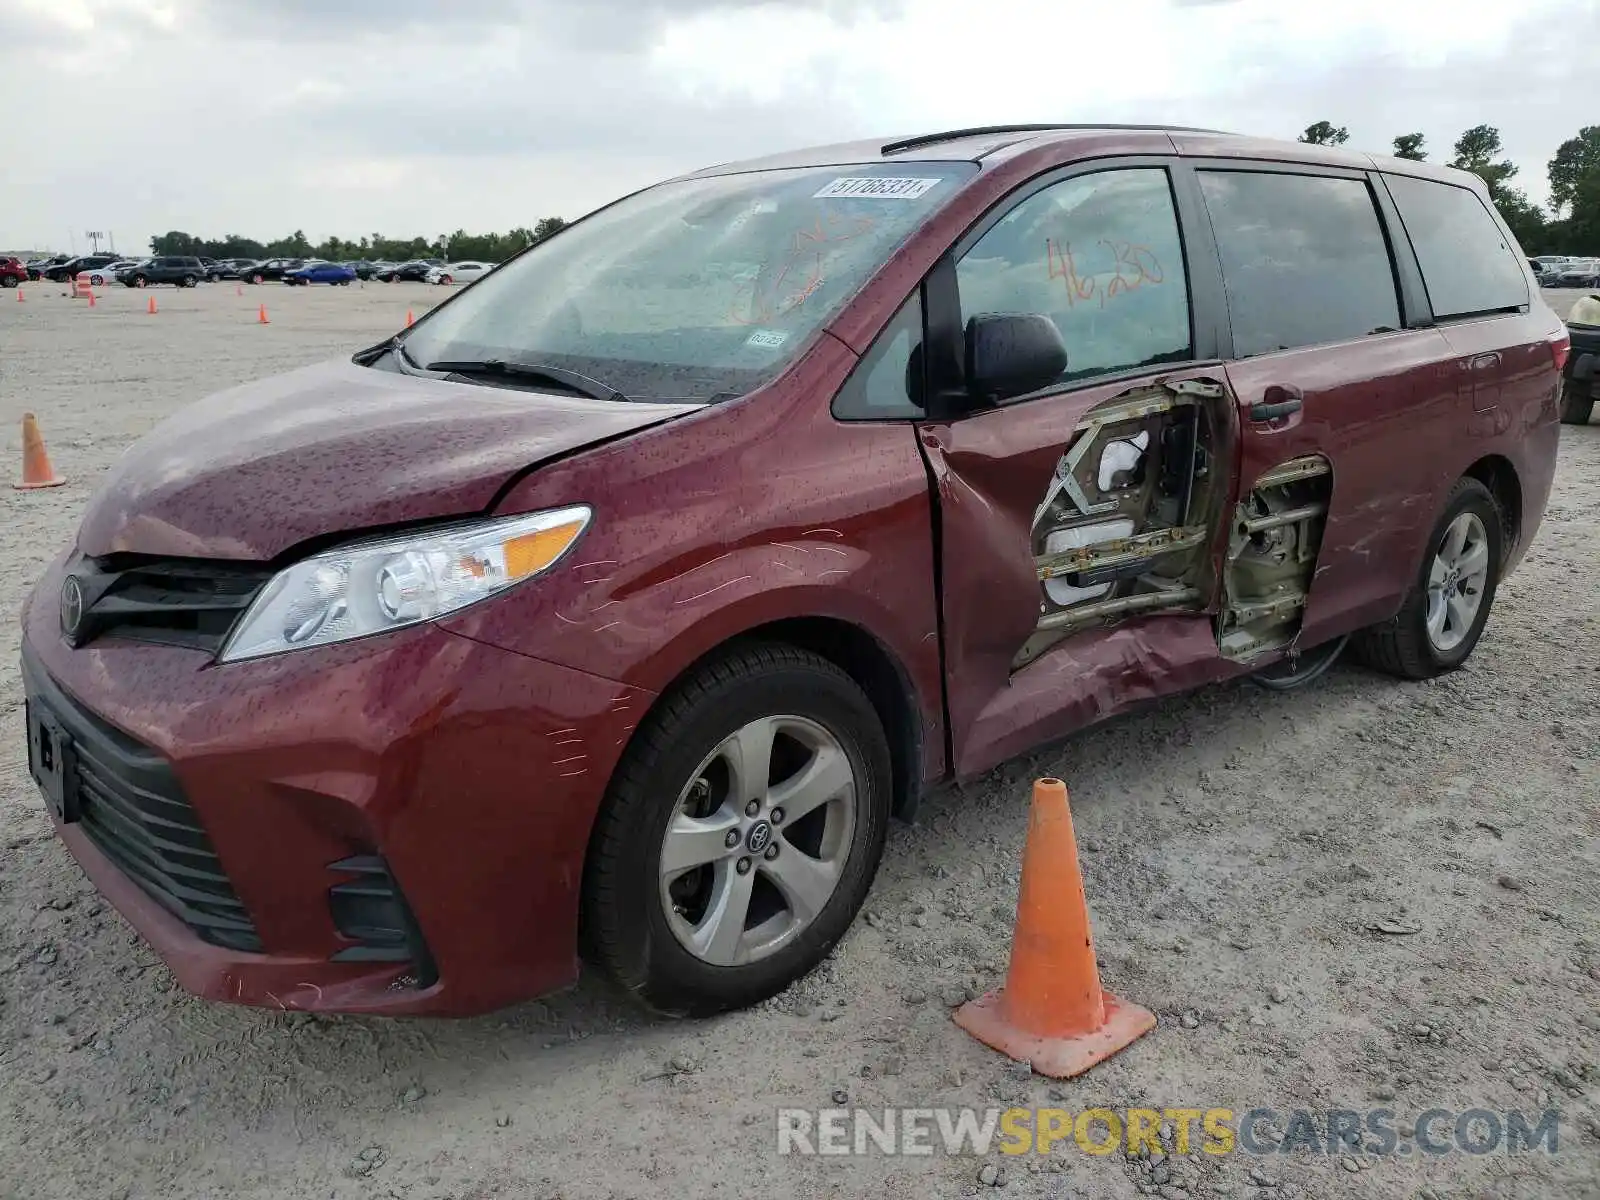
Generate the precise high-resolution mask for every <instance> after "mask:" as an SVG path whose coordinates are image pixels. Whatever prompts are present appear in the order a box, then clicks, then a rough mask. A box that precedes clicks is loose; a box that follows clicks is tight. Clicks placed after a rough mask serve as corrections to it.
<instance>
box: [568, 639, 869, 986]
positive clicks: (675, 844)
mask: <svg viewBox="0 0 1600 1200" xmlns="http://www.w3.org/2000/svg"><path fill="white" fill-rule="evenodd" d="M889 796H890V769H889V751H888V745H887V742H886V741H885V738H884V734H883V729H882V727H881V725H880V724H879V721H878V717H877V713H876V712H875V711H874V709H873V707H872V705H871V703H870V702H869V701H868V700H867V697H866V696H865V695H864V694H863V693H862V691H861V689H860V688H859V687H858V686H856V684H855V682H854V681H853V680H851V679H850V677H849V676H848V675H846V674H845V673H844V672H843V671H841V670H839V669H838V668H837V667H835V666H834V665H833V664H832V663H830V662H828V661H827V660H825V659H822V658H820V657H818V656H816V655H813V654H810V653H807V652H805V651H802V650H798V649H795V648H793V647H789V646H781V645H755V646H750V647H747V648H745V649H743V650H740V651H736V652H733V653H729V654H728V655H726V656H725V657H722V658H719V659H716V660H714V661H712V662H711V663H709V664H707V665H706V666H704V667H702V668H701V669H699V670H698V671H696V672H695V673H694V675H693V676H692V677H690V678H689V679H688V680H687V681H686V682H685V683H683V684H681V685H680V686H679V687H677V688H676V689H675V690H674V691H673V693H672V694H670V695H669V696H668V697H666V698H665V699H664V700H663V701H662V703H661V705H660V707H659V708H658V709H657V711H656V712H655V713H654V714H652V716H651V718H650V720H649V721H648V723H647V724H646V725H645V727H644V728H643V729H641V730H640V731H639V733H638V735H637V736H636V738H635V740H634V743H633V745H631V746H630V747H629V749H628V752H627V754H626V756H625V758H624V759H623V762H622V763H621V765H620V766H619V767H618V769H617V773H616V775H615V777H614V778H613V781H612V785H611V788H610V790H609V793H608V795H607V797H606V801H605V805H604V808H603V809H602V812H601V815H600V817H599V820H598V821H597V822H596V826H595V831H594V834H593V836H592V838H591V840H590V849H589V860H588V863H587V865H586V869H585V873H584V904H583V925H584V942H585V945H586V947H587V949H588V951H589V953H590V955H591V956H592V957H594V958H595V959H597V960H598V962H599V964H600V965H601V966H603V967H604V968H605V969H606V970H607V971H608V972H609V973H610V974H611V975H612V976H614V977H615V978H616V979H617V981H618V982H619V983H621V984H622V986H623V987H625V988H627V989H628V991H630V992H631V993H632V994H633V995H634V996H635V997H637V998H638V999H639V1000H641V1001H642V1002H643V1003H645V1004H647V1005H649V1006H650V1007H652V1008H655V1009H657V1010H659V1011H662V1012H666V1013H672V1014H676V1015H685V1016H700V1015H707V1014H710V1013H715V1012H721V1011H723V1010H726V1009H731V1008H740V1007H743V1006H746V1005H749V1004H754V1003H756V1002H757V1001H760V1000H763V999H765V998H767V997H769V996H771V995H773V994H774V993H776V992H778V991H781V990H782V989H783V988H785V987H787V986H788V985H789V984H790V983H791V982H793V981H794V980H795V979H797V978H799V977H800V976H801V975H803V974H804V973H805V972H807V971H809V970H811V968H813V967H814V966H816V965H817V963H819V962H820V961H821V960H822V959H823V957H824V956H825V955H826V954H827V953H828V951H829V950H830V949H831V948H832V947H833V945H834V944H835V943H836V942H837V941H838V940H839V938H840V937H841V936H842V935H843V934H844V931H845V930H846V929H847V928H849V926H850V922H851V921H852V920H853V919H854V917H855V914H856V911H857V910H858V909H859V908H860V906H861V902H862V901H863V899H865V897H866V893H867V888H868V886H869V885H870V884H871V882H872V877H873V874H874V873H875V872H876V870H877V866H878V860H879V858H880V857H881V855H882V853H883V843H884V836H885V833H886V831H887V827H888V816H889Z"/></svg>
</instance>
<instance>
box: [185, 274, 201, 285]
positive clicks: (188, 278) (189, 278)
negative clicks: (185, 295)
mask: <svg viewBox="0 0 1600 1200" xmlns="http://www.w3.org/2000/svg"><path fill="white" fill-rule="evenodd" d="M182 286H184V287H186V288H192V287H199V286H200V280H199V278H198V277H196V276H194V275H185V276H184V277H183V281H182Z"/></svg>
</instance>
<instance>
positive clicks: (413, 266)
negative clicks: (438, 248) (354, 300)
mask: <svg viewBox="0 0 1600 1200" xmlns="http://www.w3.org/2000/svg"><path fill="white" fill-rule="evenodd" d="M442 266H444V260H443V259H441V258H414V259H412V260H411V261H410V262H403V263H400V264H399V265H398V266H394V267H388V268H385V269H384V270H382V271H379V272H375V273H374V274H373V276H372V277H373V278H374V279H376V280H377V281H378V282H380V283H421V282H422V281H423V280H425V279H427V278H428V272H429V271H431V270H433V268H435V267H442Z"/></svg>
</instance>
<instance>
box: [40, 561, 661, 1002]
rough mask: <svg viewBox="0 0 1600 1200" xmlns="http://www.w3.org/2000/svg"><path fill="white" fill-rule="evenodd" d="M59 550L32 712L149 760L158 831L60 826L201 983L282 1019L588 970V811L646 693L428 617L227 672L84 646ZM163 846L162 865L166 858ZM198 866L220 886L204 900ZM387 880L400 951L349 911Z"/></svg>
mask: <svg viewBox="0 0 1600 1200" xmlns="http://www.w3.org/2000/svg"><path fill="white" fill-rule="evenodd" d="M62 561H63V560H59V559H58V560H57V562H56V563H54V564H53V565H52V566H51V568H50V569H49V570H48V571H47V572H46V574H45V577H44V578H43V579H42V580H41V582H40V584H39V585H38V587H37V588H36V589H35V594H34V599H32V600H31V601H30V603H29V605H28V608H27V610H26V611H25V614H24V635H23V650H22V653H23V673H24V678H25V680H26V681H27V687H28V692H29V705H30V709H32V708H34V707H37V706H40V705H41V704H42V706H44V707H45V708H47V709H54V708H60V709H63V710H64V711H63V712H62V713H60V714H59V715H60V717H61V720H60V724H61V726H62V727H63V728H64V729H65V730H66V731H67V733H68V734H69V735H71V736H73V737H76V736H78V735H77V734H75V733H73V729H74V727H75V726H82V727H83V733H84V736H93V735H95V731H96V730H98V735H99V736H101V737H106V738H110V739H112V742H114V743H115V744H116V745H119V746H120V747H121V748H122V750H123V751H124V752H126V754H128V755H131V756H132V759H133V760H136V761H137V763H138V764H139V770H140V771H143V772H144V773H143V774H140V773H139V771H133V772H132V773H131V774H129V773H128V772H122V774H124V775H127V778H121V779H119V780H118V781H116V785H117V788H118V789H120V794H121V795H122V796H124V797H129V796H131V797H133V798H134V801H135V804H136V805H137V804H145V807H146V808H148V809H149V810H150V811H151V812H153V813H155V814H156V817H157V819H156V820H155V821H154V822H153V823H151V825H150V828H151V829H153V830H154V831H155V833H157V834H159V835H161V836H160V838H159V841H158V842H151V841H149V840H147V839H146V833H145V832H142V831H139V830H134V831H132V832H131V833H130V834H129V837H130V838H132V839H133V841H132V842H129V843H128V844H122V843H119V842H118V841H116V839H115V836H114V835H115V834H116V829H114V828H112V826H113V824H115V825H116V826H118V827H120V826H122V825H124V824H125V822H124V819H123V818H124V815H125V814H119V813H117V812H114V811H111V809H113V808H116V807H119V805H108V807H107V808H106V811H105V813H104V814H103V815H102V817H101V819H100V822H99V824H98V825H97V824H96V821H95V820H94V819H92V818H91V817H90V816H89V815H87V813H86V814H85V815H84V816H83V817H82V819H80V820H77V821H72V822H70V823H63V822H62V821H61V820H60V819H59V818H57V817H56V816H55V814H54V813H52V817H53V819H55V820H56V825H57V829H58V831H59V833H60V836H61V838H62V840H63V842H64V843H65V844H66V845H67V847H68V849H69V850H70V851H71V852H72V854H73V856H74V857H75V858H77V860H78V861H79V863H80V864H81V865H82V866H83V868H84V870H85V872H86V873H87V874H88V875H89V876H90V878H91V879H92V880H93V881H94V883H95V884H96V886H97V887H99V889H100V890H101V891H102V892H103V893H104V894H105V896H106V897H107V899H108V900H110V901H111V903H112V904H114V905H115V906H116V907H117V909H118V910H119V911H121V912H122V914H123V915H124V916H125V917H127V919H128V920H129V921H130V922H131V923H132V924H133V925H134V927H135V928H136V929H138V930H139V932H140V933H141V934H142V935H143V936H144V937H145V938H146V939H147V940H148V941H149V942H150V943H151V945H152V946H153V947H154V948H155V950H156V951H157V953H159V954H160V955H161V957H162V958H163V960H165V961H166V963H167V964H168V966H169V967H171V969H172V971H173V973H174V974H175V975H176V976H177V978H178V981H179V982H180V983H181V984H182V985H183V986H184V987H185V988H187V989H188V990H190V991H192V992H195V993H197V994H199V995H202V996H205V997H208V998H211V999H216V1000H226V1001H231V1002H235V1003H243V1004H256V1005H263V1006H269V1007H275V1008H282V1009H303V1010H311V1011H341V1012H369V1013H386V1014H394V1015H400V1014H423V1013H428V1014H439V1015H466V1014H471V1013H475V1012H482V1011H486V1010H489V1009H493V1008H498V1007H501V1006H503V1005H505V1004H509V1003H512V1002H515V1001H517V1000H522V999H526V998H530V997H534V996H537V995H540V994H543V993H546V992H549V991H551V990H554V989H556V988H560V987H563V986H565V985H567V984H569V983H570V982H572V980H573V979H574V978H575V977H576V974H577V952H576V945H577V937H576V934H577V917H578V900H579V888H580V883H581V879H582V870H583V860H584V854H585V850H586V847H587V842H588V836H589V830H590V826H591V824H592V821H593V818H594V815H595V812H596V809H597V808H598V805H599V803H600V800H601V797H602V795H603V793H604V789H605V785H606V781H607V780H608V779H609V778H610V775H611V772H612V769H613V767H614V766H615V764H616V760H617V758H618V757H619V756H620V754H621V751H622V747H623V746H624V745H625V744H626V741H627V738H628V735H629V733H630V732H631V731H632V729H633V728H634V726H635V725H636V724H637V723H638V721H639V719H640V718H641V717H642V715H643V713H644V712H645V710H646V709H647V708H648V706H649V704H650V701H651V700H652V699H653V697H652V696H651V695H650V694H649V693H647V692H643V691H640V690H638V689H634V688H630V687H627V686H624V685H621V684H617V683H614V682H612V681H610V680H605V679H601V678H599V677H597V676H593V675H588V674H585V673H583V672H581V671H576V670H572V669H570V668H567V667H560V666H556V665H553V664H550V663H545V662H542V661H539V660H535V659H531V658H527V657H525V656H522V655H518V654H515V653H511V652H508V651H504V650H500V649H497V648H494V647H490V646H486V645H483V644H482V643H479V642H476V641H473V640H471V639H468V638H465V637H462V636H460V635H457V634H453V633H450V632H447V631H446V630H443V629H440V628H438V627H436V626H431V625H430V626H421V627H418V628H414V629H410V630H403V631H399V632H397V633H393V634H386V635H382V636H379V637H374V638H370V639H367V640H365V641H360V642H352V643H348V644H345V645H338V646H329V647H323V648H320V649H313V650H307V651H301V652H294V653H289V654H285V655H281V656H278V657H275V658H267V659H260V660H255V661H252V662H242V663H232V664H228V665H225V666H218V665H215V664H213V663H212V662H211V660H210V658H209V656H207V655H206V654H204V653H202V652H199V651H194V650H186V649H179V648H174V647H168V646H154V645H146V644H140V643H135V642H131V641H120V640H117V639H115V638H110V637H107V638H105V639H102V640H101V641H97V642H94V643H91V644H90V645H89V646H87V647H84V648H82V649H77V650H74V649H72V648H71V647H70V646H68V645H67V643H66V642H65V641H64V640H63V639H62V638H61V636H60V632H59V628H58V622H59V617H58V605H57V604H56V603H55V602H54V597H55V596H56V595H57V594H58V590H59V588H60V585H61V580H62V575H63V568H62ZM103 744H105V745H110V744H112V743H110V742H108V743H103ZM89 753H91V754H93V755H95V756H96V757H95V758H94V759H93V760H92V764H91V767H90V768H89V769H90V770H91V772H92V773H91V775H90V776H89V783H88V785H86V787H85V789H84V791H83V794H82V802H83V804H84V805H86V806H87V807H88V809H89V810H93V808H94V806H95V805H96V803H101V804H107V802H108V800H109V798H110V797H109V796H107V795H101V794H99V792H98V791H97V790H96V789H101V788H102V786H103V784H104V780H103V779H102V780H97V779H96V778H95V777H96V776H97V775H104V774H105V771H106V762H105V761H104V760H106V759H107V758H108V755H107V754H105V753H101V752H100V750H99V749H98V748H97V747H96V745H91V746H90V747H89ZM161 772H167V773H169V774H170V777H171V780H172V784H171V785H170V787H168V786H167V785H165V784H163V783H161V782H160V780H161V778H162V776H161V774H160V773H161ZM113 773H116V772H113ZM152 780H155V781H156V782H151V781H152ZM152 795H153V796H155V799H154V800H149V799H148V797H150V796H152ZM174 796H176V797H177V803H178V804H179V806H180V807H178V808H176V809H175V808H172V807H170V804H171V802H172V800H173V797H174ZM140 797H145V798H146V799H144V800H141V799H140ZM157 801H159V802H160V803H159V805H158V804H157ZM182 805H187V809H185V808H183V807H181V806H182ZM134 816H135V817H138V816H139V814H138V813H135V814H134ZM173 823H175V825H176V827H177V828H176V829H174V828H172V827H171V825H172V824H173ZM191 825H192V826H194V828H193V829H190V828H189V826H191ZM108 829H110V830H111V833H110V834H108V833H107V830H108ZM194 837H198V838H199V839H200V840H199V841H198V842H195V841H194V840H193V838H194ZM140 839H146V840H140ZM124 841H127V839H124ZM174 842H177V843H181V845H180V846H179V848H178V849H177V850H173V849H172V844H173V843H174ZM158 844H159V845H161V846H166V847H167V850H166V851H164V853H167V854H168V859H165V860H162V861H158V862H155V863H154V864H153V865H152V863H151V862H150V861H149V860H150V858H151V855H152V851H151V849H150V847H151V846H152V845H158ZM130 846H131V849H130ZM196 846H198V847H200V848H201V849H202V850H203V849H206V848H209V850H210V851H211V852H212V853H213V854H214V864H215V866H214V869H213V865H212V862H211V861H210V860H207V859H205V858H204V857H203V856H202V857H198V858H197V857H193V855H194V854H196V853H197V851H196V850H195V847H196ZM175 854H181V855H185V856H188V857H180V858H178V859H176V860H173V859H172V858H171V855H175ZM156 857H157V858H159V857H160V856H159V855H157V856H156ZM173 861H177V862H181V863H182V864H183V866H184V871H178V870H177V869H176V868H175V867H174V866H173ZM196 867H198V868H199V869H200V870H201V871H202V873H203V876H202V877H203V878H204V879H205V880H207V882H206V884H205V887H206V888H209V889H211V890H210V891H206V892H205V893H204V894H202V895H199V896H196V894H195V892H194V890H193V889H192V888H190V887H188V886H187V885H188V884H189V883H191V882H193V880H192V879H190V878H187V877H186V872H187V870H188V869H189V868H196ZM212 875H217V876H220V877H221V879H222V881H223V882H222V883H221V884H220V885H217V884H215V883H214V881H211V876H212ZM374 883H376V884H378V885H380V886H386V887H390V888H391V889H392V890H393V891H394V893H395V899H396V901H397V906H392V907H391V908H390V909H389V910H388V911H400V912H403V913H404V914H405V916H406V917H407V918H408V924H409V929H408V930H407V931H406V933H407V935H408V936H406V937H405V938H403V939H391V940H389V941H388V942H387V943H385V941H384V938H383V937H382V936H380V935H382V934H383V933H384V931H382V930H379V931H377V933H376V934H373V933H371V931H363V929H362V928H360V924H361V916H360V914H359V913H358V914H356V915H355V916H352V915H351V909H350V908H349V905H348V904H347V903H346V902H347V901H348V900H349V899H350V894H351V893H352V892H355V893H361V892H363V891H364V890H370V888H369V887H368V886H367V885H372V884H374ZM219 886H220V887H221V888H222V889H225V890H224V891H217V888H218V887H219ZM213 891H214V892H216V894H215V895H213V894H212V892H213ZM336 893H342V895H336ZM229 894H231V895H232V896H234V897H236V898H237V905H238V910H237V912H236V911H235V910H234V909H232V908H229V907H228V906H227V903H226V901H227V896H228V895H229ZM175 897H177V899H176V900H175ZM367 911H368V912H370V911H371V910H370V909H368V910H367ZM197 912H198V913H199V914H200V915H198V916H197ZM207 913H209V914H211V915H213V916H216V915H217V914H221V915H222V916H226V917H229V918H231V917H233V916H236V915H238V916H242V917H243V918H244V919H245V921H246V923H247V928H248V933H242V932H241V931H240V929H239V927H238V926H237V924H236V923H235V924H231V925H229V927H228V928H227V929H225V930H224V931H223V932H222V933H221V934H219V933H218V932H217V930H216V929H215V928H211V927H208V925H207V924H206V921H205V919H204V914H207ZM252 937H253V939H254V940H252ZM219 943H220V944H219ZM375 945H376V947H377V948H376V949H374V946H375ZM257 947H258V948H257Z"/></svg>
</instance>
